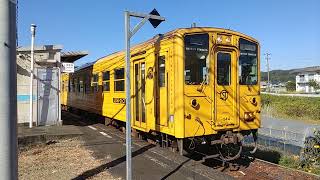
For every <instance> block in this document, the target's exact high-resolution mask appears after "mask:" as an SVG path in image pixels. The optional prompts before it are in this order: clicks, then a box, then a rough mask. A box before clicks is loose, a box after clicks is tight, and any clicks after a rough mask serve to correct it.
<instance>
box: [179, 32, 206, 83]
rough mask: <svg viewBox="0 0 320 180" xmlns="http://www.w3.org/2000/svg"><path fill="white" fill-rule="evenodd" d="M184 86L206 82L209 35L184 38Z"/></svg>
mask: <svg viewBox="0 0 320 180" xmlns="http://www.w3.org/2000/svg"><path fill="white" fill-rule="evenodd" d="M184 46H185V50H184V52H185V69H184V76H185V84H187V85H199V84H202V83H207V82H208V78H207V77H208V67H209V61H208V59H209V58H208V52H209V35H208V34H194V35H186V36H185V37H184Z"/></svg>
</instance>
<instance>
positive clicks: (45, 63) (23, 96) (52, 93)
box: [17, 45, 88, 126]
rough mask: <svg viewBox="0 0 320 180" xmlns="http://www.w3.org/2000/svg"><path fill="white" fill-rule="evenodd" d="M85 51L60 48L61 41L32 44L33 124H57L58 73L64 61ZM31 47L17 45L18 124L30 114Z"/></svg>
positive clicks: (76, 58) (27, 121) (71, 61)
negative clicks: (58, 43) (55, 43)
mask: <svg viewBox="0 0 320 180" xmlns="http://www.w3.org/2000/svg"><path fill="white" fill-rule="evenodd" d="M86 55H88V52H86V51H80V52H62V46H61V45H43V46H36V47H35V48H34V71H33V75H34V77H33V95H32V102H33V125H34V126H46V125H59V124H62V121H61V108H60V107H61V106H60V89H61V88H60V75H61V65H62V63H64V62H69V63H73V62H74V61H76V60H78V59H80V58H82V57H84V56H86ZM30 67H31V52H30V47H18V48H17V111H18V112H17V113H18V114H17V115H18V118H17V119H18V124H20V125H28V124H29V118H30V113H29V109H30Z"/></svg>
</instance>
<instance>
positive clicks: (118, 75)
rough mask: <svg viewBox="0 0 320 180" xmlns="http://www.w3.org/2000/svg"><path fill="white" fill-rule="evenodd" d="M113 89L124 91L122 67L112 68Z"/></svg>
mask: <svg viewBox="0 0 320 180" xmlns="http://www.w3.org/2000/svg"><path fill="white" fill-rule="evenodd" d="M114 91H124V68H120V69H115V70H114Z"/></svg>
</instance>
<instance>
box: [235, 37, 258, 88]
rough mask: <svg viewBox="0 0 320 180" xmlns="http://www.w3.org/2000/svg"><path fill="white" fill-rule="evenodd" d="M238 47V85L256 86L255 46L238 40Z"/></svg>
mask: <svg viewBox="0 0 320 180" xmlns="http://www.w3.org/2000/svg"><path fill="white" fill-rule="evenodd" d="M239 46H240V56H239V81H240V82H239V83H240V85H256V84H257V81H258V66H257V57H258V56H257V49H258V48H257V44H255V43H253V42H250V41H247V40H245V39H240V40H239Z"/></svg>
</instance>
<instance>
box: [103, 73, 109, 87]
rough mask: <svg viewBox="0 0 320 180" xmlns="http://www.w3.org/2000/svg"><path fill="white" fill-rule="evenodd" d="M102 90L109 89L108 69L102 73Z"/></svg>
mask: <svg viewBox="0 0 320 180" xmlns="http://www.w3.org/2000/svg"><path fill="white" fill-rule="evenodd" d="M102 85H103V91H110V71H105V72H103V73H102Z"/></svg>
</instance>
